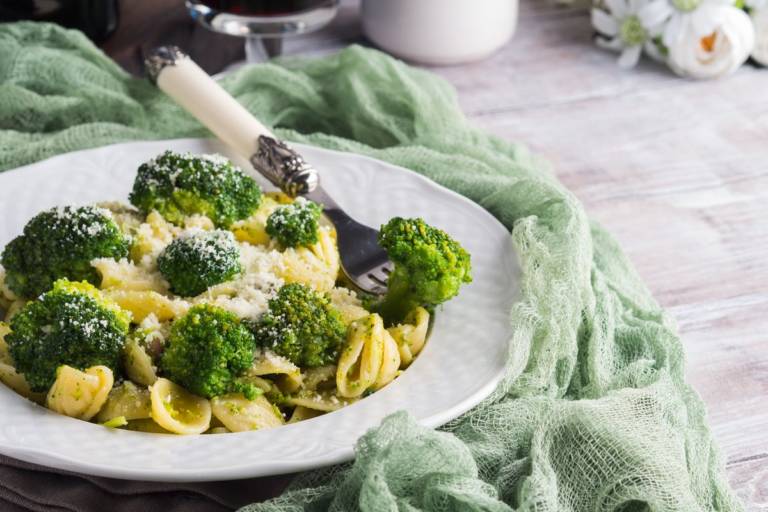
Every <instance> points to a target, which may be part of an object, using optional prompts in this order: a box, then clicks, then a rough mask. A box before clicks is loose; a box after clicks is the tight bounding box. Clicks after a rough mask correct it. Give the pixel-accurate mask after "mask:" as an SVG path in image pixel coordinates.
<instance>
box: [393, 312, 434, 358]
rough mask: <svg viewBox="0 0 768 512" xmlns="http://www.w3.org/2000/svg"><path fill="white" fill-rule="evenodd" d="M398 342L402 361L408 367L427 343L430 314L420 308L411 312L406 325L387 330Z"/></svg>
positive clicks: (406, 319)
mask: <svg viewBox="0 0 768 512" xmlns="http://www.w3.org/2000/svg"><path fill="white" fill-rule="evenodd" d="M387 330H388V331H389V333H390V334H391V335H392V337H393V338H394V339H395V341H396V342H397V346H398V349H399V351H400V359H401V362H402V364H403V366H408V365H409V364H411V361H413V358H414V357H416V356H417V355H418V354H419V352H421V349H422V348H423V347H424V342H426V341H427V332H428V331H429V312H428V311H427V310H426V309H424V308H422V307H418V308H416V309H414V310H413V311H411V312H410V313H409V314H408V316H407V317H406V318H405V323H402V324H399V325H396V326H395V327H390V328H389V329H387Z"/></svg>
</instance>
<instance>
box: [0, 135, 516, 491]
mask: <svg viewBox="0 0 768 512" xmlns="http://www.w3.org/2000/svg"><path fill="white" fill-rule="evenodd" d="M296 147H297V149H299V150H300V151H301V152H302V154H303V155H304V156H305V158H307V159H308V160H309V161H310V162H312V163H313V164H314V165H315V166H316V167H317V168H318V169H319V170H320V172H321V176H322V180H323V184H324V186H325V188H326V189H327V190H328V192H330V194H331V195H332V196H333V197H334V198H336V199H337V201H338V202H339V204H340V205H342V207H344V208H345V209H346V210H347V211H348V212H349V213H350V214H352V215H353V216H354V217H356V218H358V219H359V220H360V221H362V222H365V223H367V224H369V225H371V226H378V225H380V224H382V223H383V222H386V221H387V220H388V219H389V218H391V217H394V216H396V215H400V216H411V217H413V216H421V217H423V218H424V219H425V220H426V221H427V222H429V223H430V224H433V225H435V226H439V227H440V228H442V229H445V230H446V231H448V232H449V233H450V234H451V235H453V236H454V237H456V238H457V239H458V240H459V241H460V242H461V244H462V245H464V247H466V249H467V250H468V251H469V252H470V253H471V255H472V264H473V270H474V281H473V282H472V283H471V284H470V285H468V286H465V287H464V288H463V289H462V291H461V293H460V294H459V296H458V297H457V298H455V299H453V300H452V301H450V302H449V303H448V304H447V305H446V306H445V307H444V308H442V309H441V310H439V311H438V313H437V315H436V320H435V325H434V329H433V331H432V335H431V337H430V339H429V341H428V343H427V345H426V347H425V348H424V350H423V352H422V353H421V354H420V355H419V357H418V358H417V359H416V361H415V362H414V363H413V364H412V365H411V367H410V368H408V369H407V370H406V371H405V372H404V373H403V374H402V375H401V376H400V377H399V378H398V379H396V380H395V381H394V382H393V383H392V384H390V385H389V386H387V387H386V388H384V389H382V390H381V391H379V392H377V393H375V394H374V395H372V396H370V397H368V398H366V399H364V400H362V401H360V402H358V403H356V404H354V405H352V406H349V407H346V408H344V409H342V410H341V411H338V412H334V413H331V414H327V415H324V416H321V417H319V418H315V419H311V420H308V421H304V422H301V423H298V424H293V425H287V426H284V427H281V428H276V429H272V430H262V431H255V432H245V433H238V434H226V435H202V436H191V437H185V436H170V435H157V434H146V433H138V432H129V431H122V430H110V429H107V428H104V427H101V426H99V425H94V424H90V423H86V422H84V421H79V420H75V419H71V418H67V417H65V416H61V415H58V414H55V413H53V412H51V411H48V410H47V409H45V408H43V407H39V406H37V405H35V404H33V403H31V402H29V401H27V400H24V399H23V398H21V397H19V396H18V395H16V394H15V393H13V392H12V391H11V390H10V389H8V388H6V387H4V386H2V385H0V411H2V413H0V453H3V454H5V455H8V456H11V457H15V458H18V459H22V460H25V461H29V462H33V463H37V464H42V465H45V466H51V467H55V468H59V469H64V470H70V471H77V472H81V473H86V474H92V475H100V476H108V477H114V478H126V479H136V480H156V481H209V480H225V479H236V478H247V477H254V476H262V475H272V474H279V473H287V472H293V471H300V470H306V469H310V468H314V467H319V466H324V465H330V464H334V463H339V462H342V461H346V460H349V459H351V458H352V456H353V448H354V444H355V441H356V440H357V439H358V438H359V437H360V436H361V435H362V434H364V433H365V432H366V431H367V430H368V429H370V428H372V427H375V426H376V425H378V424H379V423H380V421H381V420H382V419H383V418H384V417H385V416H387V415H389V414H391V413H393V412H395V411H399V410H403V409H404V410H406V411H408V412H409V413H411V414H412V415H413V416H414V417H415V418H416V419H417V420H418V421H419V422H420V423H421V424H423V425H426V426H428V427H437V426H439V425H442V424H444V423H446V422H447V421H450V420H451V419H453V418H456V417H457V416H459V415H460V414H462V413H463V412H465V411H467V410H468V409H470V408H471V407H472V406H474V405H476V404H477V403H478V402H480V401H481V400H482V399H483V398H485V397H486V396H488V394H490V392H491V391H492V390H493V388H494V386H495V385H496V384H497V382H498V381H499V379H500V377H501V375H502V372H503V367H504V361H505V358H506V350H507V340H509V338H510V335H511V329H512V328H511V326H510V325H509V320H508V319H509V315H508V313H509V311H510V307H511V305H512V302H513V301H514V299H515V298H516V294H517V282H518V279H517V275H518V266H517V262H516V257H515V255H514V252H513V250H512V248H511V243H510V237H509V235H508V233H507V230H506V229H505V228H504V227H503V226H502V225H501V224H500V223H499V222H498V221H496V220H495V219H494V218H493V217H492V216H491V215H490V214H488V213H487V212H486V211H485V210H483V209H482V208H480V207H479V206H477V205H476V204H474V203H472V202H471V201H468V200H467V199H465V198H463V197H461V196H459V195H457V194H455V193H453V192H451V191H449V190H447V189H445V188H442V187H440V186H438V185H436V184H435V183H433V182H431V181H429V180H427V179H425V178H423V177H421V176H419V175H417V174H415V173H413V172H411V171H408V170H406V169H403V168H400V167H396V166H393V165H390V164H386V163H384V162H380V161H377V160H373V159H371V158H367V157H363V156H359V155H353V154H348V153H340V152H334V151H328V150H324V149H318V148H315V147H310V146H301V145H296ZM165 149H174V150H177V151H191V152H194V153H204V152H205V153H210V152H215V151H216V152H221V153H224V154H227V153H228V152H227V150H226V149H225V148H223V147H222V146H220V145H219V144H218V143H216V142H213V141H208V140H201V139H182V140H172V141H160V142H139V143H128V144H118V145H114V146H108V147H103V148H99V149H93V150H87V151H78V152H74V153H68V154H64V155H60V156H57V157H54V158H51V159H49V160H45V161H43V162H39V163H36V164H33V165H29V166H26V167H22V168H19V169H15V170H12V171H8V172H5V173H0V247H4V246H5V244H7V243H8V242H9V241H10V240H11V239H12V238H14V237H15V236H17V235H18V234H19V233H20V232H21V230H22V228H23V226H24V224H25V223H26V222H27V220H29V219H30V218H31V217H32V216H33V215H35V214H36V213H38V212H39V211H41V210H43V209H46V208H49V207H52V206H56V205H65V204H86V203H92V202H97V201H104V200H122V201H127V196H128V192H129V190H130V188H131V185H132V183H133V179H134V176H135V173H136V168H137V167H138V166H139V164H140V163H142V162H144V161H146V160H148V159H149V158H151V157H153V156H155V155H157V154H159V153H161V152H162V151H163V150H165ZM230 156H231V155H230ZM235 160H237V159H235ZM244 168H245V167H244Z"/></svg>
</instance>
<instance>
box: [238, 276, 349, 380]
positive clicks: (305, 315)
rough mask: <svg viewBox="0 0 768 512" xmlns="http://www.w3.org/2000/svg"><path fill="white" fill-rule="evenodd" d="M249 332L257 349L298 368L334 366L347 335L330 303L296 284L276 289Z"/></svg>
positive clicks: (328, 300)
mask: <svg viewBox="0 0 768 512" xmlns="http://www.w3.org/2000/svg"><path fill="white" fill-rule="evenodd" d="M253 330H254V335H255V336H256V344H257V345H258V346H261V347H262V348H265V349H269V350H272V351H273V352H275V353H276V354H278V355H281V356H283V357H285V358H287V359H289V360H290V361H291V362H293V363H294V364H296V365H297V366H301V367H302V368H307V367H309V368H311V367H315V366H323V365H326V364H332V363H335V362H336V359H337V358H338V355H339V350H340V349H341V346H342V345H343V343H344V339H345V336H346V332H347V328H346V326H345V325H344V322H343V321H342V319H341V315H340V314H339V312H338V311H337V310H336V309H335V308H334V307H333V306H332V305H331V301H330V299H329V298H328V297H327V296H326V295H325V294H321V293H318V292H316V291H314V290H312V289H311V288H309V287H307V286H305V285H303V284H298V283H292V284H287V285H285V286H283V287H282V288H280V291H278V292H277V295H276V296H275V297H274V298H272V299H270V301H269V310H268V311H267V312H266V313H265V314H264V315H263V316H262V317H261V318H260V319H259V321H258V322H257V323H256V324H255V325H254V326H253Z"/></svg>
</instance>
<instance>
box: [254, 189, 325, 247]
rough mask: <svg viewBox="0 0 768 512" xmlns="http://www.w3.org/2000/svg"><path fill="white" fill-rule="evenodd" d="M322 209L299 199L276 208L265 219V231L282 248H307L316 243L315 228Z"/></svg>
mask: <svg viewBox="0 0 768 512" xmlns="http://www.w3.org/2000/svg"><path fill="white" fill-rule="evenodd" d="M322 212H323V209H322V207H321V206H320V205H319V204H317V203H314V202H312V201H307V200H306V199H304V198H303V197H299V198H297V199H296V201H294V202H293V203H291V204H287V205H285V206H280V207H278V208H277V209H276V210H275V211H274V212H272V214H271V215H270V216H269V217H268V218H267V227H266V231H267V234H268V235H269V236H271V237H272V238H274V239H276V240H277V241H278V242H280V245H282V246H283V247H299V246H309V245H312V244H314V243H316V242H317V228H318V221H319V220H320V214H321V213H322Z"/></svg>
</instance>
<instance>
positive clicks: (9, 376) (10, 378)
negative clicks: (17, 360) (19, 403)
mask: <svg viewBox="0 0 768 512" xmlns="http://www.w3.org/2000/svg"><path fill="white" fill-rule="evenodd" d="M0 382H2V383H3V384H5V385H6V386H8V387H9V388H11V389H12V390H14V391H15V392H17V393H18V394H20V395H21V396H23V397H24V398H29V399H30V400H34V401H35V402H37V401H39V397H36V396H35V394H34V393H33V392H32V390H31V389H30V388H29V384H27V379H25V378H24V375H22V374H20V373H19V372H17V371H16V368H14V367H13V365H12V364H11V363H10V362H0Z"/></svg>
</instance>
